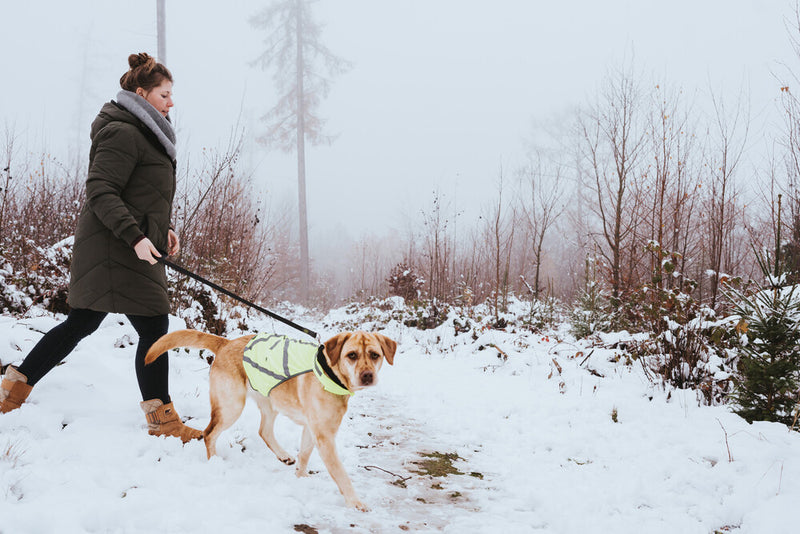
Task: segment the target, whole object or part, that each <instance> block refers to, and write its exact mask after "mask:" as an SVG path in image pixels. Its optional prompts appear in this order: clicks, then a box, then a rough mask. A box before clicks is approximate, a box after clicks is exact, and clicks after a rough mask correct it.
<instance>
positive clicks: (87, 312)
mask: <svg viewBox="0 0 800 534" xmlns="http://www.w3.org/2000/svg"><path fill="white" fill-rule="evenodd" d="M128 63H129V65H130V69H129V70H128V72H126V73H125V74H123V76H122V78H121V79H120V86H121V87H122V91H120V92H119V93H118V94H117V101H116V102H114V101H111V102H109V103H107V104H105V105H104V106H103V107H102V109H101V110H100V113H99V114H98V115H97V118H96V119H95V120H94V122H93V123H92V131H91V138H92V147H91V150H90V152H89V174H88V178H87V180H86V202H85V204H84V206H83V210H82V211H81V214H80V218H79V219H78V227H77V230H76V232H75V245H74V248H73V259H72V266H71V270H70V285H69V297H68V303H69V305H70V313H69V315H68V316H67V319H66V321H65V322H63V323H61V324H59V325H58V326H56V327H55V328H53V329H52V330H51V331H49V332H48V333H47V334H45V336H44V337H42V339H41V340H40V341H39V343H37V344H36V346H35V347H34V348H33V350H31V352H30V354H28V356H27V357H26V358H25V360H24V361H23V362H22V364H21V365H20V366H19V368H14V367H9V368H8V370H7V372H6V375H5V377H4V378H3V381H2V384H0V412H3V413H5V412H8V411H11V410H13V409H15V408H18V407H19V406H20V405H21V404H22V403H23V402H24V401H25V399H26V398H27V397H28V395H29V394H30V392H31V389H32V387H33V386H34V385H35V384H36V383H37V382H38V381H39V380H40V379H41V378H42V377H43V376H44V375H45V374H47V373H48V372H49V371H50V370H51V369H52V368H53V367H55V366H56V364H58V363H59V362H60V361H61V360H63V359H64V358H65V357H66V356H67V355H68V354H69V353H70V352H71V351H72V350H73V349H74V348H75V346H76V345H77V344H78V342H79V341H80V340H81V339H83V338H85V337H86V336H88V335H89V334H91V333H92V332H94V331H95V330H96V329H97V327H98V326H100V323H101V322H102V321H103V318H104V317H105V316H106V315H107V314H108V313H123V314H125V315H126V316H127V317H128V320H130V322H131V324H132V325H133V327H134V329H135V330H136V332H137V333H138V334H139V344H138V347H137V349H136V363H135V366H136V377H137V380H138V382H139V389H140V391H141V393H142V399H143V402H142V403H141V407H142V409H143V410H144V412H145V415H146V419H147V423H148V431H149V433H150V434H152V435H169V436H176V437H179V438H181V439H182V440H183V441H184V442H187V441H189V440H191V439H199V438H201V437H202V432H200V431H198V430H195V429H192V428H189V427H187V426H185V425H184V424H183V423H182V422H181V420H180V418H179V417H178V414H177V413H176V412H175V409H174V407H173V406H172V402H171V401H170V398H169V392H168V376H169V363H168V359H167V357H166V355H162V356H161V357H160V358H159V359H158V360H157V361H156V362H155V363H154V364H152V365H148V366H145V365H144V357H145V354H146V353H147V349H148V348H149V347H150V345H152V344H153V342H155V340H157V339H158V338H159V337H161V336H162V335H164V334H166V333H167V329H168V326H169V325H168V313H169V299H168V297H167V278H166V273H165V271H164V266H163V265H162V264H159V263H158V262H157V260H156V258H157V257H159V256H160V255H161V254H160V253H159V251H160V250H161V251H166V252H167V254H169V255H173V254H176V253H177V252H178V250H179V248H180V243H179V240H178V236H177V235H176V234H175V232H174V231H173V229H172V228H171V226H170V214H171V212H172V199H173V196H174V194H175V166H176V162H175V132H174V130H173V128H172V125H171V123H170V121H169V116H168V114H169V110H170V108H171V107H172V106H173V103H172V74H171V73H170V72H169V70H168V69H167V68H166V67H165V66H164V65H162V64H160V63H157V62H156V61H155V59H153V58H152V57H150V56H149V55H147V54H132V55H131V56H129V57H128Z"/></svg>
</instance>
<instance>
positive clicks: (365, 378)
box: [361, 371, 375, 386]
mask: <svg viewBox="0 0 800 534" xmlns="http://www.w3.org/2000/svg"><path fill="white" fill-rule="evenodd" d="M374 381H375V374H374V373H373V372H372V371H364V372H363V373H361V383H362V384H363V385H365V386H370V385H372V382H374Z"/></svg>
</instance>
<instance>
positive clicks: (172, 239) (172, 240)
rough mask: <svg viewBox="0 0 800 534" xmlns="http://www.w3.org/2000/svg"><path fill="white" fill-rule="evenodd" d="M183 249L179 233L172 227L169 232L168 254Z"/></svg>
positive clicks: (172, 254) (173, 253) (171, 254)
mask: <svg viewBox="0 0 800 534" xmlns="http://www.w3.org/2000/svg"><path fill="white" fill-rule="evenodd" d="M180 249H181V240H180V239H178V234H176V233H175V231H174V230H173V229H172V228H170V229H169V233H167V255H169V256H174V255H175V254H177V253H178V251H180Z"/></svg>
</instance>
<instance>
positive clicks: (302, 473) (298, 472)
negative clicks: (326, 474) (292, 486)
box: [294, 467, 309, 478]
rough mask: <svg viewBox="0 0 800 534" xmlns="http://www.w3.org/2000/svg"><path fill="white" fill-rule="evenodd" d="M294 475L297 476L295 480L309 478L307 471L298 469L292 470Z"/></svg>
mask: <svg viewBox="0 0 800 534" xmlns="http://www.w3.org/2000/svg"><path fill="white" fill-rule="evenodd" d="M294 474H295V475H297V478H304V477H307V476H309V473H308V470H307V469H300V468H299V467H298V468H296V469H295V470H294Z"/></svg>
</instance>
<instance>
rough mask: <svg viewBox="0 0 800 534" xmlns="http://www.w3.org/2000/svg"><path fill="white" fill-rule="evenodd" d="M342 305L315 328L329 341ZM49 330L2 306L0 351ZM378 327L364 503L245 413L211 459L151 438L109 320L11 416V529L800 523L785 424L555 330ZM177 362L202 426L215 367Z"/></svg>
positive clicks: (743, 529)
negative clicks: (702, 401) (383, 358)
mask: <svg viewBox="0 0 800 534" xmlns="http://www.w3.org/2000/svg"><path fill="white" fill-rule="evenodd" d="M337 313H338V314H341V315H342V317H344V315H345V314H344V312H342V311H341V310H339V311H336V312H332V314H333V315H329V316H328V317H327V318H326V320H325V321H324V322H323V323H317V324H314V323H313V322H312V323H310V324H308V326H310V327H312V328H315V329H317V330H318V331H321V333H322V334H323V337H325V336H327V335H332V334H334V333H336V332H335V331H334V330H332V329H331V325H334V324H337V322H338V320H339V319H340V318H342V317H338V316H337V315H336V314H337ZM307 322H308V321H306V323H307ZM54 324H56V319H55V318H53V317H49V316H41V317H36V318H26V319H14V318H11V317H4V316H0V359H2V361H3V363H8V362H9V361H11V362H19V361H20V360H21V359H22V358H23V357H24V355H25V354H27V351H28V350H29V349H30V348H31V347H32V346H33V344H34V343H35V342H36V341H37V340H38V339H39V338H40V337H41V335H42V332H44V331H46V330H47V329H49V328H50V327H52V326H53V325H54ZM254 324H255V326H256V328H259V329H263V330H268V331H278V332H282V333H287V334H290V335H295V334H293V333H292V331H291V330H289V329H287V328H286V327H283V326H282V325H280V324H276V323H274V322H272V321H263V322H262V323H257V322H256V323H254ZM180 327H182V322H181V321H180V320H178V319H173V324H172V326H171V329H176V328H180ZM383 332H384V333H385V334H387V335H389V336H390V337H393V338H394V339H396V340H397V341H398V342H399V349H398V354H397V356H396V360H395V365H394V366H388V365H386V366H384V367H383V369H382V371H381V376H380V379H379V383H378V385H377V386H376V387H374V388H372V389H370V390H367V391H363V392H360V393H358V394H357V395H356V396H355V397H354V398H353V399H352V401H351V404H350V410H349V412H348V415H347V417H346V419H345V421H344V423H343V425H342V427H341V429H340V431H339V435H338V439H337V442H338V449H339V454H340V456H341V458H342V461H343V463H344V464H345V467H346V469H347V470H348V472H349V474H350V476H351V478H352V480H353V483H354V485H355V487H356V490H357V492H358V493H359V495H360V497H361V498H362V500H363V501H364V502H365V503H366V504H367V505H369V506H370V507H371V511H370V512H367V513H362V512H358V511H355V510H351V509H347V508H345V507H344V499H343V498H342V497H341V495H340V494H339V492H338V490H337V489H336V486H335V485H334V483H333V481H332V480H331V478H330V476H329V475H328V474H327V472H326V470H325V467H324V465H323V464H322V461H321V460H320V458H319V456H318V455H317V454H316V452H315V453H314V455H312V459H311V464H310V468H311V469H312V470H314V471H317V473H316V474H315V475H314V476H312V477H309V478H304V479H298V478H296V477H295V476H294V470H293V468H292V467H287V466H285V465H283V464H282V463H280V462H278V461H277V460H276V459H275V457H274V455H273V454H272V453H271V452H270V451H269V450H268V449H267V447H266V446H265V445H264V444H263V442H262V441H261V439H260V438H259V437H258V434H257V427H258V413H257V411H256V409H255V407H254V406H252V405H248V407H247V408H246V409H245V412H244V414H243V415H242V417H241V418H240V419H239V421H238V422H237V424H236V425H235V426H234V427H233V428H232V429H230V430H229V431H227V432H226V433H224V434H223V435H222V437H221V438H220V441H219V444H218V447H219V452H220V457H216V458H213V459H212V460H211V461H208V460H206V456H205V448H204V446H203V443H202V442H199V441H196V442H193V443H189V444H187V445H185V446H184V445H182V444H181V443H180V441H178V440H177V439H165V438H155V437H151V436H148V435H147V432H146V428H145V420H144V416H143V415H142V413H141V411H140V409H139V406H138V403H139V400H140V398H139V395H138V389H137V386H136V380H135V377H134V372H133V354H134V349H135V347H134V346H133V344H132V343H131V340H135V334H134V331H133V329H132V328H131V327H130V326H129V325H128V323H127V321H126V320H125V319H124V318H123V317H122V316H109V317H108V318H107V319H106V321H105V322H104V323H103V325H102V326H101V328H100V329H99V330H98V331H97V332H96V333H95V334H94V335H93V336H91V337H90V338H87V339H86V340H84V341H83V342H82V343H81V344H80V345H79V346H78V348H77V349H76V351H75V352H73V354H72V355H70V356H69V357H68V358H67V360H66V363H65V364H64V365H61V366H59V367H57V368H56V369H55V370H53V372H52V373H50V374H49V375H47V376H46V377H45V378H44V379H43V380H42V381H41V382H40V383H39V384H38V385H37V386H36V387H35V388H34V390H33V393H32V394H31V396H30V398H29V402H28V403H26V404H25V405H23V407H22V408H21V409H20V410H17V411H14V412H11V413H9V414H5V415H2V416H0V533H2V534H23V533H24V534H27V533H47V534H50V533H53V532H58V533H83V532H92V533H95V532H96V533H153V532H164V533H166V532H169V533H183V532H186V533H189V532H191V533H203V532H236V533H250V532H253V533H255V532H276V533H277V532H320V533H344V532H348V533H351V532H353V533H360V532H364V533H366V532H376V533H383V532H387V533H391V532H454V533H455V532H457V533H483V532H486V533H495V532H508V533H517V532H520V533H523V532H542V533H575V534H578V533H580V534H586V533H611V532H613V533H636V534H640V533H670V534H674V533H682V534H687V533H702V534H709V533H715V532H724V533H728V532H731V533H739V534H744V533H750V534H765V533H769V534H779V533H790V532H792V533H794V532H798V531H800V525H798V519H797V514H796V508H795V507H796V506H797V503H798V502H800V434H798V433H796V432H789V431H788V429H787V428H786V427H785V426H782V425H779V424H769V423H757V424H753V425H749V424H747V423H746V422H745V421H743V420H742V419H741V418H739V417H738V416H736V415H734V414H732V413H731V411H730V409H729V408H727V407H707V406H700V405H699V404H698V402H697V395H696V394H695V393H694V392H692V391H672V392H667V391H664V390H663V389H662V388H661V387H658V386H655V385H653V384H651V383H650V381H649V380H648V379H647V378H646V377H645V374H644V372H643V371H642V369H641V366H640V365H639V364H638V363H636V362H633V364H631V365H626V364H625V358H624V357H622V358H617V357H616V356H620V352H619V351H618V350H615V349H611V348H600V347H594V349H592V348H591V347H588V346H584V345H582V344H579V343H576V342H575V341H574V340H570V339H569V337H568V336H567V334H565V333H563V332H552V333H550V334H549V335H541V334H539V335H534V334H531V333H522V332H516V333H514V332H511V331H509V332H503V331H498V330H491V329H487V330H482V331H480V332H478V334H477V336H478V337H477V339H473V337H472V336H471V335H470V334H463V333H462V334H460V335H458V336H456V335H455V331H454V329H453V327H452V325H448V324H446V325H444V326H442V327H439V328H437V329H435V330H428V331H419V330H415V329H411V328H407V327H404V326H401V325H399V324H398V323H392V324H390V325H389V327H388V328H387V329H386V330H384V331H383ZM498 349H499V350H498ZM592 350H593V352H592ZM500 351H502V353H504V354H505V355H506V356H507V359H503V358H502V357H501V356H502V355H501V352H500ZM612 360H619V361H617V362H613V361H612ZM170 361H171V393H172V397H173V401H174V402H175V406H176V408H177V410H178V412H179V413H180V414H181V415H182V416H183V417H184V418H190V420H189V421H188V423H189V424H190V425H193V426H195V427H198V428H203V427H205V425H206V423H207V422H208V415H209V405H208V398H207V395H208V374H207V371H208V365H207V363H206V362H205V360H204V359H202V358H201V357H200V355H199V354H198V353H197V352H196V351H191V352H173V353H171V355H170ZM277 434H278V438H279V439H280V440H281V441H282V443H283V444H284V447H285V448H286V449H287V450H289V451H296V450H297V447H298V445H299V441H300V428H299V427H297V426H295V425H294V424H293V423H291V422H290V421H288V420H287V419H285V418H280V419H279V421H278V424H277ZM426 455H427V456H426ZM426 462H429V463H426ZM433 468H436V469H434V474H427V473H428V471H429V470H430V469H433ZM448 472H449V474H447V473H448ZM459 473H460V474H459ZM445 475H446V476H445Z"/></svg>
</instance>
